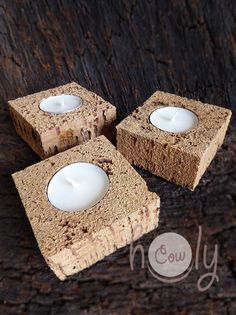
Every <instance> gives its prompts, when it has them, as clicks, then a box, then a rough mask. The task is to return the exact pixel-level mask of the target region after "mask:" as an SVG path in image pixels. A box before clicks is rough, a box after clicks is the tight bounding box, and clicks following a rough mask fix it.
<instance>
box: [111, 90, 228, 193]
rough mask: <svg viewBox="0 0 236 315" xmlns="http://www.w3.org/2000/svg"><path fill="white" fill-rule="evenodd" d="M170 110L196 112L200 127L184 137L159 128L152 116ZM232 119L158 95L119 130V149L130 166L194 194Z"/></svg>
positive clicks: (220, 110) (193, 103)
mask: <svg viewBox="0 0 236 315" xmlns="http://www.w3.org/2000/svg"><path fill="white" fill-rule="evenodd" d="M167 106H171V107H173V106H176V107H181V108H185V109H188V110H190V111H192V112H194V113H195V114H196V115H197V117H198V125H197V126H196V127H195V128H193V129H192V130H189V131H186V132H181V133H179V132H178V133H173V132H167V131H162V130H160V129H158V128H156V127H155V126H153V125H152V124H151V122H150V115H151V113H153V111H154V110H156V109H159V108H162V107H167ZM230 117H231V111H230V110H228V109H225V108H221V107H218V106H215V105H210V104H204V103H202V102H200V101H195V100H190V99H187V98H184V97H180V96H177V95H173V94H169V93H165V92H159V91H158V92H156V93H154V94H153V95H152V96H151V97H150V98H149V99H148V100H147V101H146V102H145V103H144V104H143V105H142V106H140V107H138V108H137V109H136V110H135V111H134V112H133V113H132V114H131V115H130V116H128V117H127V118H125V119H124V120H123V121H122V122H121V123H120V124H119V125H118V126H117V149H118V150H119V151H120V152H121V153H122V154H123V155H124V156H125V157H126V159H127V160H128V161H129V162H130V163H132V164H134V165H137V166H139V167H141V168H143V169H146V170H148V171H150V172H151V173H153V174H155V175H158V176H161V177H163V178H164V179H166V180H168V181H172V182H174V183H176V184H178V185H180V186H184V187H187V188H189V189H191V190H194V188H195V187H196V186H197V184H198V183H199V180H200V179H201V177H202V175H203V173H204V172H205V171H206V169H207V167H208V166H209V164H210V162H211V161H212V159H213V158H214V156H215V154H216V151H217V149H218V148H219V147H220V146H221V144H222V143H223V140H224V136H225V133H226V130H227V127H228V124H229V121H230Z"/></svg>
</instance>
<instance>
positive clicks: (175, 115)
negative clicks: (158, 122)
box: [171, 113, 178, 121]
mask: <svg viewBox="0 0 236 315" xmlns="http://www.w3.org/2000/svg"><path fill="white" fill-rule="evenodd" d="M177 115H178V113H175V114H174V116H173V117H172V118H171V121H175V119H176V117H177Z"/></svg>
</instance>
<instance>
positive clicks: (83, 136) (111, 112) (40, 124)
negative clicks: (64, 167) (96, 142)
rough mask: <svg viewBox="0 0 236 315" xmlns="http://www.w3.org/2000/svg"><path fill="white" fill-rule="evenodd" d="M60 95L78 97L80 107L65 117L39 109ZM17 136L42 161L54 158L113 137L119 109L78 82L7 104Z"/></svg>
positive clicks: (64, 114) (65, 114) (64, 115)
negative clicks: (97, 139) (104, 137)
mask: <svg viewBox="0 0 236 315" xmlns="http://www.w3.org/2000/svg"><path fill="white" fill-rule="evenodd" d="M61 94H67V95H75V96H79V97H80V98H81V100H82V102H81V106H80V107H78V108H76V109H75V110H73V111H71V112H67V113H63V114H52V113H49V112H45V111H43V110H41V109H40V108H39V105H40V102H41V101H42V100H43V99H47V98H48V97H50V96H56V95H61ZM8 104H9V110H10V114H11V117H12V120H13V123H14V126H15V129H16V131H17V133H18V134H19V135H20V136H21V137H22V138H23V139H24V140H25V142H26V143H28V145H29V146H30V147H31V148H32V149H33V150H34V151H35V152H36V153H37V154H38V155H39V156H40V157H41V158H42V159H44V158H46V157H49V156H52V155H54V154H56V153H58V152H61V151H64V150H66V149H68V148H71V147H73V146H75V145H77V144H81V143H84V142H86V141H87V140H89V139H93V138H95V137H97V136H99V135H101V134H103V135H106V136H107V137H108V138H109V137H112V133H113V131H114V129H115V127H114V121H115V119H116V108H115V107H114V106H112V105H111V104H110V103H108V102H106V101H105V100H103V99H102V98H101V97H100V96H98V95H96V94H95V93H93V92H91V91H88V90H86V89H85V88H83V87H82V86H80V85H78V84H77V83H75V82H72V83H69V84H66V85H63V86H59V87H56V88H53V89H49V90H46V91H42V92H39V93H35V94H32V95H27V96H25V97H21V98H18V99H16V100H12V101H9V102H8Z"/></svg>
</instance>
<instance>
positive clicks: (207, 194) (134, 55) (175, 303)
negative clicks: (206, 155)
mask: <svg viewBox="0 0 236 315" xmlns="http://www.w3.org/2000/svg"><path fill="white" fill-rule="evenodd" d="M235 20H236V4H235V2H234V1H230V0H228V1H227V0H224V1H220V0H216V1H204V0H201V1H200V0H195V1H184V0H177V1H176V0H173V1H171V0H170V1H166V0H161V1H154V0H153V1H151V0H150V1H141V0H140V1H135V0H131V1H123V0H119V1H115V0H114V1H105V0H104V1H72V0H68V1H66V0H60V1H59V0H57V1H53V0H47V1H46V0H40V1H25V0H16V1H11V0H10V1H7V0H1V1H0V63H1V67H0V77H1V81H0V88H1V90H0V91H1V92H0V102H1V105H0V113H1V115H0V127H1V128H0V161H1V164H0V183H1V186H0V187H1V189H0V195H1V204H0V279H1V282H0V300H1V303H0V313H1V314H57V315H61V314H63V315H64V314H80V315H81V314H82V315H92V314H102V315H104V314H125V315H126V314H135V315H137V314H159V315H160V314H161V315H164V314H168V315H169V314H182V315H185V314H191V315H192V314H197V315H203V314H204V315H205V314H214V315H215V314H221V315H222V314H227V315H233V314H235V313H236V289H235V288H236V287H235V276H236V246H235V233H236V216H235V209H236V163H235V162H236V160H235V154H236V124H235V123H236V120H235V109H236V105H235V97H236V72H235V68H236V49H235V47H236V29H235ZM72 80H75V81H77V82H79V83H80V84H81V85H83V86H85V87H86V88H88V89H90V90H92V91H94V92H96V93H98V94H99V95H101V96H102V97H104V98H105V99H106V100H108V101H110V102H111V103H113V104H115V105H116V106H117V108H118V110H119V112H120V118H124V117H125V116H126V115H127V114H129V113H130V112H131V111H132V110H133V109H134V108H136V107H137V106H138V105H139V104H141V103H142V102H143V101H144V100H145V99H147V97H149V96H150V95H151V94H152V93H153V92H154V91H155V90H156V89H160V90H164V91H168V92H173V93H177V94H180V95H184V96H187V97H191V98H196V99H200V100H201V101H203V102H208V103H213V104H219V105H220V104H223V105H225V106H226V107H228V108H231V109H232V110H233V119H232V121H231V126H230V130H229V132H228V135H227V138H226V141H225V143H224V146H223V148H222V150H221V151H220V152H219V153H218V154H217V157H216V159H215V160H214V162H213V163H212V164H211V166H210V168H209V171H208V172H207V174H206V175H205V176H204V179H203V181H202V183H201V185H200V186H199V187H198V188H197V189H196V191H195V192H194V193H190V192H189V191H187V190H185V189H181V188H179V187H177V186H175V185H174V184H170V183H167V182H165V181H164V180H161V179H160V178H157V177H154V176H151V175H150V174H149V173H147V172H143V171H140V174H141V175H143V177H144V178H145V179H146V181H147V183H148V185H149V188H150V189H151V190H152V191H156V192H157V193H158V194H159V195H160V196H161V198H162V211H161V216H160V228H159V229H158V230H155V231H154V232H153V233H150V234H148V235H147V236H145V237H144V238H143V239H142V240H141V241H140V242H139V243H141V244H143V245H144V247H145V249H146V251H147V250H148V245H149V244H150V242H151V241H152V240H153V238H154V237H155V236H156V235H157V234H158V233H162V232H164V231H176V232H178V233H180V234H181V235H183V236H185V237H186V238H187V239H188V240H189V242H190V243H191V244H192V245H195V243H196V238H197V231H198V225H199V224H202V225H203V241H204V242H206V243H207V244H208V245H209V246H210V248H211V249H213V245H214V244H215V243H218V244H219V263H218V265H219V266H218V275H219V277H220V282H219V283H217V284H214V285H213V287H212V288H211V289H210V290H209V291H207V292H205V293H199V292H198V291H197V288H196V282H197V279H198V276H199V274H200V270H199V271H198V272H196V271H195V272H193V273H191V274H190V276H189V277H188V278H187V279H186V280H185V281H183V282H181V283H180V284H176V285H166V284H165V285H164V284H163V283H161V282H159V281H157V280H155V279H153V278H152V276H151V275H150V274H149V273H148V271H147V270H141V269H140V268H139V267H138V266H137V268H136V270H135V271H132V272H131V271H130V266H129V247H126V248H125V249H122V250H120V251H118V252H117V253H116V254H114V255H113V256H111V257H109V258H108V259H106V260H104V261H103V262H101V263H99V264H97V265H95V266H93V267H92V268H90V269H88V270H86V271H84V272H82V273H81V274H79V275H78V276H76V277H75V278H73V279H70V280H68V281H66V282H65V283H63V284H61V283H59V281H58V280H57V279H56V278H55V277H54V275H53V274H52V272H50V271H49V268H47V267H46V264H45V262H44V260H43V258H42V257H41V255H40V253H39V250H38V248H37V246H36V242H35V240H34V239H33V234H32V231H31V228H30V225H29V223H28V221H27V219H26V215H25V213H24V210H23V206H22V205H21V203H20V200H19V197H18V195H17V192H16V190H15V188H14V184H13V182H12V181H11V179H10V173H13V172H15V171H17V170H20V169H22V168H24V167H25V166H28V165H30V164H32V163H34V162H37V161H39V158H37V157H36V156H35V155H34V153H33V152H32V151H31V150H30V149H29V148H28V147H27V146H26V145H25V144H24V143H23V142H22V141H21V140H20V138H19V137H18V136H17V135H16V133H15V131H14V129H13V126H12V124H11V121H10V117H9V115H8V112H7V110H6V101H7V100H8V99H14V98H16V97H19V96H22V95H26V94H29V93H33V92H37V91H40V90H43V89H46V88H50V87H53V86H56V85H59V84H63V83H66V82H69V81H72Z"/></svg>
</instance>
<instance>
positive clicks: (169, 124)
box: [150, 106, 198, 132]
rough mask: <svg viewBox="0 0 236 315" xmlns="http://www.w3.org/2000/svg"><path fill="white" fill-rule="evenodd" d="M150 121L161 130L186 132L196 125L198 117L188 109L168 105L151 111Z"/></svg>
mask: <svg viewBox="0 0 236 315" xmlns="http://www.w3.org/2000/svg"><path fill="white" fill-rule="evenodd" d="M150 122H151V123H152V124H153V126H155V127H157V128H159V129H161V130H163V131H167V132H186V131H189V130H191V129H193V128H195V127H196V126H197V125H198V118H197V115H195V114H194V113H193V112H192V111H190V110H188V109H185V108H181V107H171V106H168V107H162V108H159V109H156V110H155V111H154V112H152V114H151V115H150Z"/></svg>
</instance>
